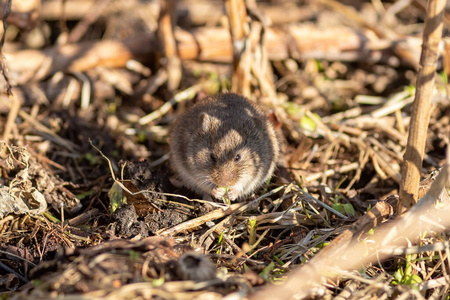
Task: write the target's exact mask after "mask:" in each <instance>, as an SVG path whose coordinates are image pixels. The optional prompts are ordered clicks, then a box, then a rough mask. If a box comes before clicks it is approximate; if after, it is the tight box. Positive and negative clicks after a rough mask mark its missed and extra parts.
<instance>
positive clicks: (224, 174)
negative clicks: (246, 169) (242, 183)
mask: <svg viewBox="0 0 450 300" xmlns="http://www.w3.org/2000/svg"><path fill="white" fill-rule="evenodd" d="M211 177H212V179H213V182H214V183H215V184H216V185H217V186H221V187H229V186H232V185H233V184H234V183H235V181H236V176H235V172H234V171H233V169H232V168H226V167H224V168H221V169H220V170H218V171H217V172H214V173H213V174H212V176H211Z"/></svg>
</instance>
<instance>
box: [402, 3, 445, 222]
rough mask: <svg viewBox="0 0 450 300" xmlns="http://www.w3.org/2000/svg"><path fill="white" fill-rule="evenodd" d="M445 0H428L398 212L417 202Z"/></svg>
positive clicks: (404, 157)
mask: <svg viewBox="0 0 450 300" xmlns="http://www.w3.org/2000/svg"><path fill="white" fill-rule="evenodd" d="M445 4H446V1H445V0H429V1H428V4H427V17H426V19H425V28H424V32H423V44H422V54H421V57H420V66H419V73H418V75H417V84H416V97H415V99H414V104H413V109H412V113H411V122H410V127H409V135H408V143H407V145H406V151H405V155H404V156H403V168H402V181H401V184H400V200H399V202H398V207H397V212H398V214H401V213H402V212H403V210H404V209H408V208H410V207H411V206H413V205H414V204H415V203H416V202H417V192H418V187H419V181H420V171H421V169H422V160H423V154H424V149H425V142H426V138H427V130H428V123H429V119H430V110H431V96H432V93H433V88H434V77H435V72H436V61H437V58H438V46H439V42H440V41H441V37H442V16H443V13H444V7H445Z"/></svg>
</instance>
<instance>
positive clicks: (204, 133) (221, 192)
mask: <svg viewBox="0 0 450 300" xmlns="http://www.w3.org/2000/svg"><path fill="white" fill-rule="evenodd" d="M169 139H170V163H171V166H172V168H173V170H174V171H175V173H176V174H177V176H178V179H180V180H181V182H182V184H183V185H185V186H186V187H188V188H190V189H192V190H194V191H195V192H197V193H199V194H202V195H205V194H206V195H211V196H212V197H214V198H216V199H223V197H226V198H228V199H229V200H231V201H234V200H236V199H238V198H242V197H244V196H247V195H249V194H251V193H252V192H253V191H254V190H255V189H256V188H258V187H260V186H261V185H262V184H264V183H265V182H266V181H267V180H268V179H269V178H270V177H271V176H272V173H273V171H274V169H275V166H276V162H277V159H278V153H279V147H278V141H277V137H276V134H275V130H274V128H273V126H272V124H271V123H270V121H269V120H268V118H267V116H266V115H265V113H264V112H263V110H262V109H261V108H259V106H258V105H257V104H256V103H254V102H252V101H250V100H248V99H247V98H245V97H243V96H241V95H238V94H234V93H222V94H218V95H215V96H210V97H206V98H205V99H203V100H201V101H199V102H198V103H197V104H195V105H194V106H192V107H191V108H190V109H188V110H187V111H186V112H185V113H184V114H182V115H180V116H179V117H178V118H177V119H176V121H175V122H174V124H173V126H172V128H171V133H170V138H169Z"/></svg>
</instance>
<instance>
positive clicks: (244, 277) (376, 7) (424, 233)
mask: <svg viewBox="0 0 450 300" xmlns="http://www.w3.org/2000/svg"><path fill="white" fill-rule="evenodd" d="M9 2H10V1H6V0H3V1H0V6H2V7H5V9H3V10H2V16H4V17H5V16H8V18H7V19H6V23H7V30H6V34H5V41H4V43H3V44H2V58H1V59H2V74H1V75H2V76H0V77H1V79H0V85H1V87H2V91H3V93H2V95H1V96H0V134H1V137H0V172H1V173H0V298H1V299H222V298H225V297H235V298H238V299H244V298H245V299H256V298H258V300H261V299H265V298H269V295H271V296H270V297H271V298H270V299H276V298H279V299H288V298H292V299H293V297H294V296H295V295H297V296H295V297H296V298H297V299H369V298H372V299H375V298H377V299H378V298H380V299H394V298H397V297H399V299H400V298H401V297H403V298H402V299H450V296H449V295H450V279H449V275H448V274H449V272H450V269H449V268H450V262H449V257H448V255H449V243H450V241H449V238H448V234H449V231H448V229H449V228H450V227H448V225H449V224H445V222H447V220H448V217H447V218H446V217H439V216H440V215H439V214H438V213H437V212H435V211H433V212H432V213H431V215H430V211H431V210H429V211H428V214H425V213H424V214H422V217H423V218H422V219H421V220H419V218H417V219H414V221H411V220H412V219H411V218H412V217H411V218H410V219H409V221H408V222H410V224H413V225H412V226H413V227H415V228H417V229H418V230H419V229H420V232H412V231H411V232H410V233H411V236H408V235H403V234H401V233H398V234H397V235H396V236H395V237H394V238H393V239H392V240H391V241H392V242H389V243H388V242H385V243H384V244H383V242H380V243H378V242H377V236H383V237H386V238H387V237H388V236H390V233H392V231H389V229H387V227H383V226H384V225H386V226H389V225H390V224H397V223H395V222H396V217H398V216H399V213H398V211H397V207H398V201H399V196H398V195H399V194H400V185H401V182H402V171H401V168H402V165H403V155H404V153H405V149H406V147H407V143H408V130H409V128H410V126H411V123H410V121H411V120H412V112H413V110H414V105H413V103H414V99H415V94H416V91H417V78H418V73H419V72H418V71H419V70H420V68H421V65H420V60H419V58H420V55H421V51H422V47H421V46H422V35H423V32H424V22H425V20H426V15H427V3H426V1H422V0H411V1H403V0H400V1H375V0H374V1H363V0H346V1H334V0H321V1H301V0H299V1H287V0H271V1H257V2H254V1H246V2H245V5H246V6H245V7H244V6H242V5H243V3H244V2H241V1H231V0H230V1H192V0H182V1H171V0H168V1H162V0H161V1H151V0H141V1H139V0H130V1H119V0H98V1H94V0H65V1H59V0H42V1H39V0H26V1H25V0H23V1H13V2H12V7H11V11H10V12H9V13H8V9H7V7H8V4H10V3H9ZM429 2H433V1H429ZM435 2H439V1H434V2H433V3H435ZM444 2H445V1H444ZM428 13H429V10H428ZM449 20H450V10H449V8H446V10H445V12H444V13H443V21H442V22H443V33H442V36H443V39H442V41H441V47H440V48H439V53H438V60H437V63H436V71H435V72H433V73H432V74H433V76H434V78H435V82H434V86H435V87H434V90H432V92H431V94H430V95H429V96H430V99H431V110H430V119H429V125H428V129H427V130H425V128H422V130H423V131H422V132H423V134H422V136H423V135H424V134H426V143H425V151H424V153H425V154H424V158H423V165H422V168H421V169H420V170H419V171H420V176H421V178H420V180H421V182H420V186H419V192H418V198H422V197H423V196H424V195H425V194H426V193H427V192H428V191H429V190H430V187H431V184H432V183H433V182H435V180H436V177H437V174H439V171H440V170H441V171H440V173H441V174H444V173H445V172H444V171H442V170H444V169H445V168H442V167H444V166H445V164H446V149H447V147H448V144H449V137H450V101H449V96H448V91H449V85H448V74H449V72H450V63H449V61H450V60H449V58H450V51H449V49H450V47H449V44H448V41H449V40H448V33H449ZM230 28H231V29H230ZM230 32H231V38H230ZM233 46H234V48H233ZM231 90H233V91H237V92H239V93H242V94H245V95H246V96H247V97H248V98H249V99H251V100H252V101H256V102H258V103H259V104H260V106H261V107H263V108H264V110H265V111H266V112H267V116H268V117H269V119H270V120H271V122H272V123H273V125H274V127H275V130H276V133H277V137H278V141H279V144H280V151H281V152H280V158H279V160H278V162H277V168H276V171H275V174H274V176H273V177H272V179H271V180H270V182H268V183H267V184H265V185H264V186H263V187H262V188H260V189H258V190H256V191H255V192H254V193H253V194H252V195H250V196H248V197H246V199H241V200H240V201H236V202H232V203H231V204H230V205H227V204H225V203H222V202H221V201H215V202H214V203H208V201H206V200H205V199H202V198H203V196H204V195H198V194H196V193H194V192H193V191H191V190H189V189H188V188H185V187H183V186H180V185H178V184H175V183H174V180H173V178H174V174H173V171H172V169H171V167H170V163H169V159H168V157H169V156H168V154H169V151H170V148H169V144H168V135H169V131H170V126H171V124H172V123H173V121H174V120H175V119H176V118H177V116H179V115H180V114H181V113H183V112H184V111H186V109H188V108H189V107H191V106H192V105H194V104H195V103H197V102H198V101H200V100H201V99H203V98H205V97H207V96H209V95H214V94H217V93H220V92H226V91H231ZM441 168H442V169H441ZM447 176H448V175H447ZM437 181H439V180H436V182H437ZM447 186H448V185H447ZM433 187H434V188H431V190H430V191H431V193H433V192H434V193H437V194H438V195H439V194H440V197H439V200H437V199H436V198H435V199H434V200H433V205H432V206H433V207H437V209H439V210H440V211H442V212H444V213H447V216H448V213H449V212H448V209H449V205H448V204H449V201H448V188H447V190H444V192H442V193H441V189H440V188H439V189H437V188H435V186H433ZM427 197H431V196H430V194H428V196H427ZM436 197H437V196H436ZM434 204H436V205H434ZM412 211H413V212H414V210H412ZM408 216H410V215H408V214H406V215H405V218H404V219H407V218H408ZM444 216H445V214H444ZM397 219H398V218H397ZM424 220H425V221H424ZM420 222H425V223H426V222H428V223H427V224H428V225H429V226H430V227H427V225H424V224H422V223H420ZM447 223H448V222H447ZM430 224H431V225H430ZM395 226H397V225H395ZM406 228H409V227H406ZM406 231H408V230H407V229H406ZM385 241H386V240H385ZM351 242H352V243H359V244H363V245H365V246H364V247H366V248H364V250H361V251H362V252H359V254H350V253H354V252H350V250H348V249H350V248H351V245H352V243H351ZM394 248H395V249H394ZM346 249H347V250H346ZM394 250H395V251H394ZM347 251H348V252H347ZM389 251H391V252H389ZM355 253H356V252H355ZM374 253H376V254H374ZM352 255H353V256H352ZM360 258H361V259H362V258H364V260H361V261H360V260H359V259H360ZM321 266H327V267H328V266H329V267H330V269H326V270H325V269H324V268H322V267H321ZM308 268H313V269H314V270H313V269H308ZM305 273H306V274H311V276H310V278H307V277H306V279H305V280H302V279H299V278H303V277H300V274H305ZM316 273H317V274H318V275H317V277H316V276H315V275H313V274H316ZM295 276H298V277H295ZM295 278H297V279H295ZM295 280H296V281H295ZM292 282H296V283H295V284H293V285H292ZM284 284H286V285H284ZM296 284H297V286H296ZM283 286H285V287H286V288H284V290H283ZM292 286H294V287H296V288H298V290H295V289H294V290H291V289H290V287H292ZM276 287H278V288H279V289H278V290H276V289H274V288H276ZM300 287H301V288H300ZM271 291H272V292H271ZM274 291H276V292H274ZM278 291H281V292H278ZM266 292H267V294H266ZM277 293H279V294H277ZM283 293H286V294H283ZM274 295H275V296H274Z"/></svg>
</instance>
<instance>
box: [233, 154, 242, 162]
mask: <svg viewBox="0 0 450 300" xmlns="http://www.w3.org/2000/svg"><path fill="white" fill-rule="evenodd" d="M240 160H241V155H240V154H236V156H235V157H234V161H235V162H238V161H240Z"/></svg>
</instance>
